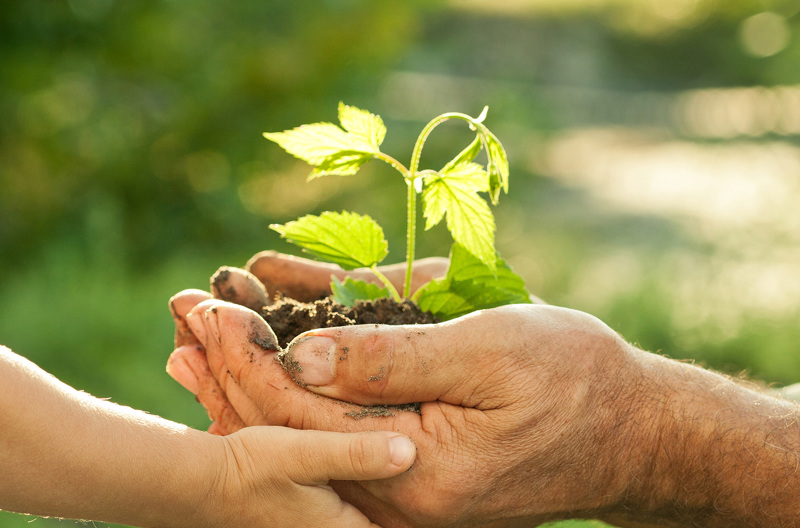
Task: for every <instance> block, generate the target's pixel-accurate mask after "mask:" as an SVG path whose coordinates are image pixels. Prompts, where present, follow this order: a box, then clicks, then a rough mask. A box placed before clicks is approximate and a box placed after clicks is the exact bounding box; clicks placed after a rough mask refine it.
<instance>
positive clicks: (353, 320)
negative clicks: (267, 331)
mask: <svg viewBox="0 0 800 528" xmlns="http://www.w3.org/2000/svg"><path fill="white" fill-rule="evenodd" d="M261 316H262V317H263V318H264V320H265V321H266V322H267V324H269V326H270V327H271V328H272V331H273V332H275V335H276V336H277V338H278V343H279V344H280V346H281V347H282V348H286V346H287V345H288V344H289V343H290V342H291V341H292V339H294V338H295V336H297V335H299V334H302V333H303V332H306V331H308V330H314V329H315V328H330V327H334V326H349V325H356V324H389V325H402V324H427V323H436V322H438V320H437V319H436V318H435V317H433V315H431V314H430V313H429V312H423V311H422V310H420V309H419V307H418V306H417V305H416V304H415V303H413V302H411V301H409V300H407V299H406V300H404V301H403V302H401V303H398V302H397V301H395V300H393V299H387V298H384V299H377V300H375V301H358V302H357V303H356V304H355V306H353V307H351V308H348V307H347V306H344V305H341V304H339V303H337V302H335V301H334V300H332V299H331V298H330V297H326V298H325V299H321V300H319V301H314V302H311V303H303V302H298V301H295V300H294V299H292V298H290V297H279V298H278V300H277V301H276V302H275V303H273V304H271V305H269V306H265V307H264V308H263V309H262V310H261Z"/></svg>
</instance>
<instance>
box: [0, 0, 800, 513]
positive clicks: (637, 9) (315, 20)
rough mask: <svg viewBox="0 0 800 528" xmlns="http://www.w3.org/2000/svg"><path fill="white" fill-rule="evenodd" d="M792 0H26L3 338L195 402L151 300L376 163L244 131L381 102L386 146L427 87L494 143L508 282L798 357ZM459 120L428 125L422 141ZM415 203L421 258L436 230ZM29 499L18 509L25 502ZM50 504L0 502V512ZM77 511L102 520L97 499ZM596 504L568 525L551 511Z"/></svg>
mask: <svg viewBox="0 0 800 528" xmlns="http://www.w3.org/2000/svg"><path fill="white" fill-rule="evenodd" d="M798 11H800V5H799V4H798V3H797V2H796V1H795V0H724V1H723V0H513V1H512V0H507V1H504V2H495V1H493V0H449V1H444V0H440V1H422V0H418V1H405V2H403V1H395V2H368V1H366V0H322V1H316V2H312V1H309V0H295V1H294V2H277V1H274V0H240V1H238V2H226V3H223V2H210V1H202V0H201V1H196V2H178V1H175V0H143V1H140V2H120V1H116V0H65V1H62V2H43V1H41V0H27V1H19V0H18V1H14V0H12V1H10V2H4V3H3V10H2V14H0V116H2V119H0V247H1V248H2V258H1V259H0V272H1V273H2V275H0V276H1V277H2V279H3V280H1V281H0V306H2V310H0V313H2V317H0V343H3V344H6V345H8V346H10V347H11V348H12V349H14V350H15V351H17V352H18V353H20V354H22V355H25V356H27V357H28V358H30V359H32V360H33V361H35V362H36V363H38V364H39V365H41V366H42V367H43V368H45V369H46V370H48V371H50V372H52V373H53V374H55V375H56V376H58V377H59V378H61V379H62V380H64V381H66V382H67V383H69V384H71V385H73V386H75V387H77V388H79V389H82V390H85V391H87V392H90V393H92V394H94V395H96V396H99V397H109V398H111V399H112V400H113V401H116V402H119V403H121V404H125V405H130V406H132V407H135V408H139V409H144V410H146V411H148V412H150V413H154V414H158V415H161V416H164V417H167V418H169V419H172V420H176V421H179V422H183V423H186V424H189V425H191V426H194V427H198V428H205V427H207V425H208V419H207V417H206V416H205V415H204V413H203V411H202V410H201V408H200V406H199V405H197V404H196V403H195V401H194V398H193V397H192V396H191V395H189V394H188V393H187V392H185V391H184V390H183V389H181V388H180V387H179V386H178V385H177V384H176V383H174V382H173V381H172V380H171V379H170V378H169V377H168V376H167V375H166V374H165V372H164V364H165V361H166V358H167V356H168V354H169V352H170V350H171V341H172V323H171V321H170V317H169V314H168V311H167V299H168V298H169V297H170V296H171V295H172V294H173V293H175V292H177V291H179V290H181V289H184V288H190V287H200V288H205V287H207V284H208V277H209V276H210V275H211V274H212V273H213V272H214V271H215V269H216V268H217V267H218V266H220V265H224V264H228V265H242V264H243V263H244V262H245V261H246V259H247V258H248V257H249V256H250V255H252V254H253V253H255V252H257V251H259V250H262V249H266V248H275V249H279V250H284V251H294V250H293V249H291V248H290V247H289V246H287V245H286V244H284V243H283V242H281V241H279V240H278V239H277V237H276V235H275V234H274V233H272V232H271V231H269V230H268V229H267V226H268V224H269V223H271V222H282V221H286V220H289V219H293V218H295V217H296V216H298V215H301V214H305V213H310V212H319V211H321V210H324V209H336V210H340V209H344V208H347V209H349V210H355V211H357V212H360V213H369V214H371V215H372V216H373V217H374V218H376V220H378V222H379V223H381V224H382V225H383V226H384V227H385V228H386V231H387V235H388V237H389V241H390V249H391V253H390V256H389V260H388V261H387V262H393V261H399V260H401V259H402V258H403V251H404V248H403V245H404V240H403V229H404V227H403V223H404V221H405V212H404V200H403V198H404V196H405V187H404V185H403V184H402V183H401V182H400V181H398V177H397V175H396V174H394V173H393V172H392V171H391V170H390V169H389V168H388V167H385V166H383V165H381V164H374V165H368V166H367V167H366V168H365V169H364V170H363V172H362V173H360V174H359V175H357V176H355V177H349V178H325V179H321V180H317V181H315V182H313V183H310V184H305V183H304V178H305V175H306V174H307V172H308V168H307V167H306V166H305V165H303V164H301V163H300V162H297V161H296V160H294V159H293V158H291V157H290V156H287V155H286V154H284V153H283V152H282V151H281V150H280V149H279V148H278V147H276V146H275V145H273V144H271V143H269V142H267V141H265V140H264V139H263V138H261V132H263V131H278V130H283V129H286V128H290V127H293V126H296V125H299V124H302V123H307V122H314V121H334V120H335V119H336V105H337V103H338V102H339V101H340V100H342V101H344V102H346V103H348V104H352V105H355V106H359V107H362V108H367V109H369V110H371V111H373V112H375V113H378V114H380V115H381V116H382V117H383V118H384V119H385V121H386V123H387V126H388V129H389V133H388V136H387V140H386V143H385V144H384V150H385V151H386V152H388V153H390V154H392V155H394V156H396V157H398V158H399V159H401V160H405V159H406V158H407V157H408V156H409V154H410V150H411V147H412V144H413V141H414V140H415V138H416V134H417V133H418V132H419V130H420V129H421V127H422V126H423V125H424V123H425V122H427V121H428V120H429V119H430V118H431V117H433V116H434V115H437V114H439V113H442V112H446V111H462V112H466V113H470V114H473V115H477V113H479V112H480V110H481V108H482V107H483V106H484V105H489V106H490V112H489V117H488V119H487V125H488V126H489V127H490V128H491V129H492V130H493V131H494V132H495V133H496V134H497V135H498V136H499V138H500V139H501V141H503V143H504V144H505V146H506V148H507V150H508V152H509V156H510V160H511V169H512V177H511V193H510V195H509V196H503V197H502V199H501V202H500V206H499V207H498V208H497V209H496V216H497V221H498V246H499V249H500V251H501V253H502V254H503V255H504V257H506V258H507V260H508V261H509V262H510V263H511V264H512V265H513V266H514V267H515V269H516V270H517V271H518V272H519V273H520V274H522V275H523V277H524V278H525V279H526V280H527V282H528V285H529V287H530V289H531V291H533V292H536V293H537V294H539V295H540V296H541V297H543V298H544V299H546V300H548V301H549V302H551V303H554V304H560V305H566V306H570V307H574V308H578V309H582V310H585V311H588V312H590V313H592V314H595V315H597V316H598V317H600V318H601V319H603V320H605V321H606V322H607V323H609V324H610V325H611V326H612V327H613V328H615V329H617V330H618V331H620V332H621V333H622V334H623V335H624V336H625V337H626V338H627V339H629V340H631V341H633V342H636V343H638V344H639V345H640V346H642V347H644V348H646V349H649V350H654V351H659V352H661V353H664V354H667V355H669V356H671V357H675V358H694V359H697V360H699V361H701V362H702V363H704V364H706V365H709V366H711V367H713V368H716V369H720V370H723V371H725V372H728V373H732V374H737V373H740V372H742V371H747V372H748V374H749V375H750V376H753V377H756V378H758V379H762V380H765V381H767V382H774V383H778V384H788V383H793V382H796V381H800V354H798V347H797V343H798V342H800V328H798V315H800V273H799V271H800V243H799V242H800V142H799V141H798V139H799V138H800V68H798V67H797V66H798V64H800V14H798ZM465 134H466V131H465V130H461V128H459V126H457V125H454V126H453V127H442V128H441V129H440V130H437V134H436V135H434V136H433V137H432V139H431V141H430V142H429V145H428V147H427V149H426V154H425V156H424V157H423V167H428V168H439V167H440V166H441V163H443V162H444V161H445V159H446V157H447V155H448V154H451V155H452V154H453V153H454V152H457V151H458V150H459V149H460V148H462V147H463V146H464V144H465V141H466V139H465V138H466V137H467V136H466V135H465ZM448 247H449V240H448V238H447V236H446V233H445V232H444V231H443V230H442V229H438V228H437V229H434V230H433V231H432V232H430V233H428V234H425V235H423V236H422V238H421V240H420V241H419V248H418V254H419V255H420V256H430V255H444V254H446V252H447V249H448ZM29 523H30V524H29ZM72 524H73V523H72V522H71V521H61V522H58V521H54V520H48V519H41V518H36V519H32V518H30V517H23V516H19V515H15V514H6V513H0V527H17V526H19V527H23V526H34V527H35V526H43V527H49V526H56V525H58V526H70V525H72ZM96 525H97V526H102V525H100V524H96ZM566 525H569V526H598V525H597V524H596V523H589V522H586V523H582V522H575V523H567V524H565V525H564V526H566Z"/></svg>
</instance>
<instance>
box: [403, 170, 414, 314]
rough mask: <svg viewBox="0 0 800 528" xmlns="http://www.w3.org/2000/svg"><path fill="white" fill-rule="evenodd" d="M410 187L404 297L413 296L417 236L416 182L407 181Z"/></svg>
mask: <svg viewBox="0 0 800 528" xmlns="http://www.w3.org/2000/svg"><path fill="white" fill-rule="evenodd" d="M406 184H407V185H408V218H407V220H406V279H405V280H404V281H403V297H406V298H407V297H408V296H409V295H410V294H411V274H412V273H413V271H414V270H413V265H414V251H415V248H414V241H415V240H416V234H417V190H416V189H415V188H414V180H413V179H409V180H406Z"/></svg>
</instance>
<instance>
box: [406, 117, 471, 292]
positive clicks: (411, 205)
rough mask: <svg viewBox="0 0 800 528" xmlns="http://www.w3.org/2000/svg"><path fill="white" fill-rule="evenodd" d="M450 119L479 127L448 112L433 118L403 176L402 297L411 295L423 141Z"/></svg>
mask: <svg viewBox="0 0 800 528" xmlns="http://www.w3.org/2000/svg"><path fill="white" fill-rule="evenodd" d="M450 119H461V120H463V121H466V122H468V123H469V125H470V127H473V129H474V128H477V127H479V126H480V125H481V124H480V123H479V122H478V121H476V120H475V118H473V117H470V116H468V115H467V114H462V113H460V112H448V113H446V114H442V115H440V116H438V117H435V118H433V119H432V120H431V122H430V123H428V124H427V125H425V128H423V129H422V132H421V133H420V135H419V137H418V138H417V142H416V144H414V150H413V151H412V153H411V164H410V165H409V168H408V170H407V172H406V174H405V177H406V183H407V184H408V220H407V221H408V228H407V230H406V279H405V281H404V283H403V297H408V296H409V295H410V293H411V276H412V274H413V266H414V254H415V244H416V232H417V189H416V185H415V184H416V180H417V178H421V177H422V176H421V175H420V174H419V160H420V157H421V156H422V147H424V146H425V141H427V139H428V136H429V135H430V134H431V132H433V129H434V128H436V127H437V126H438V125H440V124H441V123H444V122H445V121H448V120H450ZM401 166H402V165H401Z"/></svg>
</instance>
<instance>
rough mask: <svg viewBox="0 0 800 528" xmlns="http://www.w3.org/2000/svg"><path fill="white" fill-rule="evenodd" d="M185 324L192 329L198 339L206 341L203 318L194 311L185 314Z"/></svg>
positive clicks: (202, 341)
mask: <svg viewBox="0 0 800 528" xmlns="http://www.w3.org/2000/svg"><path fill="white" fill-rule="evenodd" d="M186 326H188V327H189V330H191V331H192V333H193V334H194V336H195V337H196V338H197V340H198V341H200V342H201V343H203V344H205V342H206V328H205V325H204V324H203V318H202V317H199V316H198V315H197V314H195V313H188V314H186Z"/></svg>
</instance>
